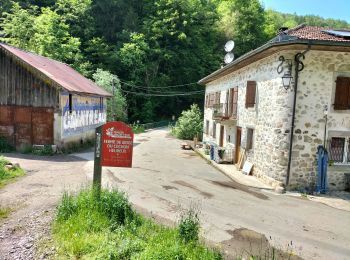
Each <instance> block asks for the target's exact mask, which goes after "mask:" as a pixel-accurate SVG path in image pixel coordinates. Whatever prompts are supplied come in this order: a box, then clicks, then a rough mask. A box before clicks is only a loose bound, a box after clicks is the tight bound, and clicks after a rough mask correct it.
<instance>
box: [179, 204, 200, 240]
mask: <svg viewBox="0 0 350 260" xmlns="http://www.w3.org/2000/svg"><path fill="white" fill-rule="evenodd" d="M199 227H200V223H199V217H198V213H197V212H196V211H195V210H194V209H193V208H190V209H189V210H188V211H186V212H185V213H183V214H182V215H181V216H180V221H179V236H180V238H181V239H182V240H183V241H184V242H186V243H188V242H191V241H198V239H199Z"/></svg>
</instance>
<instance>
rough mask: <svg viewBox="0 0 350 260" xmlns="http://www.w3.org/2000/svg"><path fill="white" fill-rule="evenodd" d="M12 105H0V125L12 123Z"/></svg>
mask: <svg viewBox="0 0 350 260" xmlns="http://www.w3.org/2000/svg"><path fill="white" fill-rule="evenodd" d="M13 112H14V110H13V107H10V106H0V125H11V124H12V123H13Z"/></svg>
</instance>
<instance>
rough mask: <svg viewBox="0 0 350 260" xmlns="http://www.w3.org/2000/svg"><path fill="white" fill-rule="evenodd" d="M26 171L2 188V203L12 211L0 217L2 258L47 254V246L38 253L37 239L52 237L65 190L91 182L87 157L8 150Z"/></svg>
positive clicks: (32, 257)
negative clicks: (58, 206) (56, 208)
mask: <svg viewBox="0 0 350 260" xmlns="http://www.w3.org/2000/svg"><path fill="white" fill-rule="evenodd" d="M6 157H7V158H8V159H9V160H10V161H12V162H18V163H19V164H20V165H21V167H22V168H24V169H25V170H26V172H27V175H26V176H25V177H22V178H21V179H19V180H17V181H16V182H15V183H12V184H9V185H7V186H6V187H4V188H2V189H0V206H1V207H10V208H11V209H13V213H12V214H11V215H10V216H9V217H8V218H7V219H5V220H2V221H0V259H26V260H27V259H38V258H39V259H40V258H42V259H43V258H46V256H47V255H48V254H50V252H52V251H53V250H52V249H50V248H47V251H46V252H45V253H43V254H42V255H39V256H38V255H35V247H36V244H37V243H36V242H37V241H39V240H41V239H43V238H45V237H49V232H50V226H51V221H52V218H53V217H54V210H55V207H56V205H57V203H58V201H59V199H60V198H61V196H62V192H63V191H64V190H77V189H79V188H80V187H82V186H83V185H86V184H87V183H88V178H87V175H86V174H85V172H84V170H83V169H84V166H85V165H86V163H87V162H86V161H84V160H82V159H79V158H76V157H74V156H52V157H42V156H32V155H22V154H7V155H6Z"/></svg>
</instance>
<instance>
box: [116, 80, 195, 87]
mask: <svg viewBox="0 0 350 260" xmlns="http://www.w3.org/2000/svg"><path fill="white" fill-rule="evenodd" d="M119 81H120V82H121V83H123V84H125V85H127V86H130V87H135V88H145V89H164V88H178V87H185V86H191V85H196V84H198V83H197V82H192V83H186V84H179V85H172V86H164V87H146V86H138V85H133V84H131V83H128V82H126V81H123V80H119Z"/></svg>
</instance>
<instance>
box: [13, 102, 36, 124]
mask: <svg viewBox="0 0 350 260" xmlns="http://www.w3.org/2000/svg"><path fill="white" fill-rule="evenodd" d="M14 109H15V114H14V115H15V116H14V123H15V124H31V122H32V108H31V107H17V106H16V107H14Z"/></svg>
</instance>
